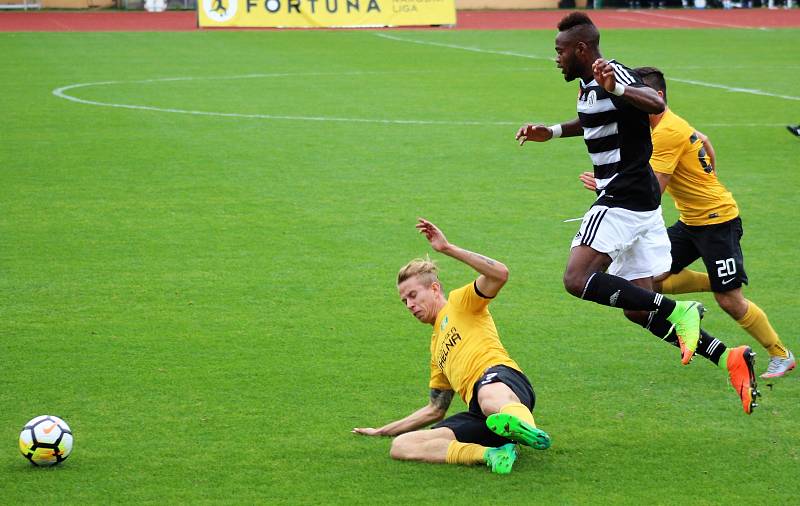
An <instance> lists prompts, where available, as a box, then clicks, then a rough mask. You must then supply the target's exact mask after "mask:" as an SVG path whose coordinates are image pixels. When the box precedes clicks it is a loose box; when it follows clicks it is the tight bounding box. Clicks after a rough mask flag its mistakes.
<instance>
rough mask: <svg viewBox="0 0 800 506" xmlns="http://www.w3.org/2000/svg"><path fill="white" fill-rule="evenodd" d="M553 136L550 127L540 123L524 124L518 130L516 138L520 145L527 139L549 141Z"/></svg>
mask: <svg viewBox="0 0 800 506" xmlns="http://www.w3.org/2000/svg"><path fill="white" fill-rule="evenodd" d="M552 138H553V131H552V130H550V129H549V128H548V127H546V126H544V125H540V124H536V125H533V124H527V125H522V127H520V129H519V130H517V136H516V139H517V141H518V142H519V145H520V146H522V145H523V144H525V141H534V142H544V141H549V140H550V139H552Z"/></svg>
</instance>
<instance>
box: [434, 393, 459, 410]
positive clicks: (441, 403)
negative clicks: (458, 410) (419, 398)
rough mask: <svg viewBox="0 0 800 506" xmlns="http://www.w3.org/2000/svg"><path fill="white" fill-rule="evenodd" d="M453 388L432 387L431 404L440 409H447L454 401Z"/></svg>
mask: <svg viewBox="0 0 800 506" xmlns="http://www.w3.org/2000/svg"><path fill="white" fill-rule="evenodd" d="M454 393H455V392H453V391H452V390H439V389H438V388H431V406H433V407H434V408H436V409H437V410H439V411H447V409H448V408H449V407H450V403H451V402H453V394H454Z"/></svg>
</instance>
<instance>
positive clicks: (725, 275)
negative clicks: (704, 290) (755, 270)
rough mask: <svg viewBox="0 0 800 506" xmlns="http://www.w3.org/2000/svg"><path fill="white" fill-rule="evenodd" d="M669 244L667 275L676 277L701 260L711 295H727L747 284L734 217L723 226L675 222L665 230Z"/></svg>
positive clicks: (739, 227) (739, 224)
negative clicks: (670, 274) (716, 293)
mask: <svg viewBox="0 0 800 506" xmlns="http://www.w3.org/2000/svg"><path fill="white" fill-rule="evenodd" d="M667 233H668V234H669V240H670V242H671V243H672V266H671V267H670V269H669V270H670V272H671V273H673V274H677V273H678V272H680V271H681V270H682V269H684V268H686V267H687V266H688V265H689V264H691V263H692V262H694V261H695V260H697V259H698V258H702V259H703V263H704V264H705V265H706V272H708V279H709V280H710V281H711V289H712V290H713V291H715V292H718V293H719V292H727V291H730V290H733V289H735V288H739V287H741V286H742V285H743V284H745V285H746V284H747V273H746V272H745V270H744V256H743V255H742V247H741V245H740V244H739V241H740V240H741V238H742V234H743V233H744V231H743V229H742V220H741V218H739V217H738V216H737V217H736V218H734V219H732V220H730V221H726V222H725V223H717V224H715V225H697V226H691V225H686V224H685V223H683V222H681V221H678V222H677V223H675V224H674V225H672V226H671V227H669V229H668V230H667Z"/></svg>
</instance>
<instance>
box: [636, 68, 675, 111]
mask: <svg viewBox="0 0 800 506" xmlns="http://www.w3.org/2000/svg"><path fill="white" fill-rule="evenodd" d="M633 71H634V72H636V74H637V75H638V76H639V78H640V79H641V80H642V81H643V82H644V84H646V85H647V86H649V87H650V88H653V89H654V90H656V91H660V92H661V93H662V94H663V95H664V103H665V104H666V103H667V81H666V80H665V79H664V73H663V72H661V71H660V70H659V69H657V68H655V67H637V68H635V69H633Z"/></svg>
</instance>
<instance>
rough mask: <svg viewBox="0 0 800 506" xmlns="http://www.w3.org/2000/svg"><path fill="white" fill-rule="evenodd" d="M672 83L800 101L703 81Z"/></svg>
mask: <svg viewBox="0 0 800 506" xmlns="http://www.w3.org/2000/svg"><path fill="white" fill-rule="evenodd" d="M670 81H678V82H679V83H686V84H694V85H696V86H705V87H706V88H718V89H721V90H726V91H730V92H732V93H748V94H750V95H762V96H765V97H775V98H783V99H785V100H800V97H795V96H793V95H779V94H777V93H770V92H768V91H763V90H757V89H755V88H736V87H734V86H725V85H724V84H715V83H706V82H703V81H695V80H693V79H679V78H677V77H670Z"/></svg>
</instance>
